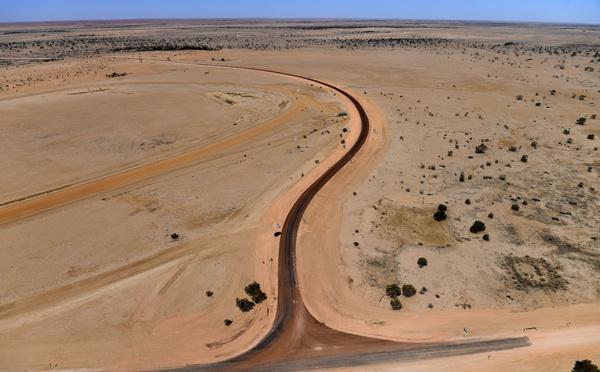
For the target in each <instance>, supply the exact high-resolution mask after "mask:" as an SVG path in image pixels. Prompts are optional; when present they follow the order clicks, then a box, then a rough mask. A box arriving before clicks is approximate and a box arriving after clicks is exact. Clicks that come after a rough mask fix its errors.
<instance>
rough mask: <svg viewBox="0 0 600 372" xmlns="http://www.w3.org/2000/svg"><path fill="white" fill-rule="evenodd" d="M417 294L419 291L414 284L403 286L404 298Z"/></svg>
mask: <svg viewBox="0 0 600 372" xmlns="http://www.w3.org/2000/svg"><path fill="white" fill-rule="evenodd" d="M416 293H417V289H416V288H415V287H414V286H413V285H412V284H404V285H403V286H402V295H403V296H404V297H412V296H414V295H415V294H416Z"/></svg>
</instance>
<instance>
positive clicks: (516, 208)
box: [510, 204, 520, 212]
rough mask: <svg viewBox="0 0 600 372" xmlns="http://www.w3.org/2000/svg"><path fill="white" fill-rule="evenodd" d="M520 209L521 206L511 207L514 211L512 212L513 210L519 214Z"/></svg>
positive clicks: (514, 205)
mask: <svg viewBox="0 0 600 372" xmlns="http://www.w3.org/2000/svg"><path fill="white" fill-rule="evenodd" d="M519 208H520V207H519V204H513V205H512V206H511V207H510V209H512V210H513V211H515V212H518V211H519Z"/></svg>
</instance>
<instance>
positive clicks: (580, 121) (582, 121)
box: [575, 118, 587, 125]
mask: <svg viewBox="0 0 600 372" xmlns="http://www.w3.org/2000/svg"><path fill="white" fill-rule="evenodd" d="M586 121H587V119H586V118H579V119H577V120H576V121H575V124H577V125H585V122H586Z"/></svg>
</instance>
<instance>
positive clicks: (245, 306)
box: [235, 298, 254, 313]
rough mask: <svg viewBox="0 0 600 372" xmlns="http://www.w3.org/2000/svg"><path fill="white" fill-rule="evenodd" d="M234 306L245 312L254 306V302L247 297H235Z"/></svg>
mask: <svg viewBox="0 0 600 372" xmlns="http://www.w3.org/2000/svg"><path fill="white" fill-rule="evenodd" d="M235 306H237V307H238V308H239V309H240V310H242V312H244V313H247V312H248V311H250V310H252V309H253V308H254V302H252V301H250V300H248V299H247V298H236V299H235Z"/></svg>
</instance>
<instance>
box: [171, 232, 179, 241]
mask: <svg viewBox="0 0 600 372" xmlns="http://www.w3.org/2000/svg"><path fill="white" fill-rule="evenodd" d="M171 239H173V240H175V239H179V234H177V233H173V234H171Z"/></svg>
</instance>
